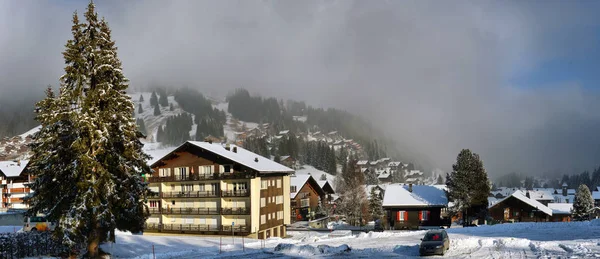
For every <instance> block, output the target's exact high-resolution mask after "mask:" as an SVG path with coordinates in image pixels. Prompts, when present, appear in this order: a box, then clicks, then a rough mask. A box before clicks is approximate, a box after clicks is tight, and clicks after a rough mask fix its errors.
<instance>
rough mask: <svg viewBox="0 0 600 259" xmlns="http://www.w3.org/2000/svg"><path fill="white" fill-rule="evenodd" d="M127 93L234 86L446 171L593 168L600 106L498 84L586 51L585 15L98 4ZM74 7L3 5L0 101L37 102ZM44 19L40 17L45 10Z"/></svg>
mask: <svg viewBox="0 0 600 259" xmlns="http://www.w3.org/2000/svg"><path fill="white" fill-rule="evenodd" d="M97 5H98V9H99V12H100V14H101V15H104V16H106V18H107V20H108V22H109V24H110V25H111V28H112V29H113V35H114V38H115V40H116V41H117V46H118V47H119V56H120V57H121V59H122V61H123V65H124V69H125V73H126V75H127V76H128V77H129V78H130V79H131V83H132V87H133V88H136V87H145V86H148V85H151V84H153V83H160V84H168V85H173V86H179V85H189V86H194V87H198V88H199V89H201V90H202V91H204V92H206V93H208V94H210V95H223V94H224V93H227V92H228V91H230V90H232V89H234V88H238V87H245V88H248V89H249V90H252V91H256V92H259V93H261V94H263V95H266V96H277V97H281V98H293V99H297V100H307V101H308V102H309V103H311V104H314V105H318V106H324V107H329V106H333V107H338V108H343V109H348V110H350V111H353V112H356V113H360V114H361V115H363V116H365V117H368V118H371V119H372V120H373V121H374V122H375V123H376V124H379V125H380V126H381V127H382V128H384V129H385V130H386V132H387V133H388V134H389V135H390V136H391V137H393V138H394V139H396V140H398V142H399V143H400V145H401V149H402V150H403V151H404V152H405V153H406V154H407V156H408V157H409V158H411V159H418V161H420V162H421V163H423V164H427V165H429V167H439V168H442V169H444V170H449V169H450V166H451V164H452V163H453V162H454V159H455V157H456V155H457V154H458V152H459V151H460V149H461V148H471V149H473V151H474V152H477V153H480V155H481V156H482V158H483V159H484V164H485V165H486V167H487V168H488V171H490V172H491V173H493V174H495V175H498V174H504V173H508V172H511V171H518V172H525V173H532V174H536V173H546V172H557V171H563V172H564V171H565V170H583V169H589V168H591V167H593V166H596V165H597V164H598V162H600V161H598V157H600V156H598V153H600V152H599V151H598V148H597V147H598V146H599V145H598V144H600V143H599V142H600V141H598V138H597V137H596V132H598V131H597V129H598V125H599V124H598V122H599V121H600V120H599V119H598V116H597V115H596V114H595V113H594V112H593V111H597V110H598V108H599V107H598V104H597V103H598V102H597V101H596V100H597V97H598V95H597V93H594V92H592V90H589V89H587V88H582V87H581V85H579V83H578V82H577V81H574V82H556V85H554V86H552V87H550V86H544V87H536V88H533V89H530V88H523V87H521V86H514V85H511V84H510V78H511V77H513V76H514V75H515V74H527V73H528V71H531V70H533V69H535V68H537V67H539V66H540V64H541V63H543V62H545V61H548V60H553V59H556V58H565V57H567V58H572V59H577V58H580V57H583V56H585V55H586V53H588V52H589V51H590V50H595V49H596V46H595V45H594V44H593V42H594V41H593V37H594V35H592V34H589V33H588V29H589V28H590V27H594V26H598V20H597V19H595V18H594V16H595V14H594V13H593V10H597V8H594V7H595V6H596V5H598V4H597V3H590V2H588V4H587V5H584V4H582V3H569V4H568V5H567V4H566V3H564V2H552V3H536V2H521V1H515V2H502V3H498V2H494V1H489V2H488V1H476V2H474V1H453V2H452V3H449V2H440V1H385V0H381V1H335V0H323V1H98V4H97ZM84 8H85V3H82V2H79V1H63V2H39V1H35V2H34V1H19V2H0V26H1V27H0V35H7V37H2V38H1V39H0V94H4V93H6V92H7V91H8V90H9V89H10V90H13V89H17V88H18V89H35V90H36V91H42V90H41V89H43V87H44V86H45V85H46V84H48V83H52V84H56V81H57V78H58V76H60V74H61V72H62V71H61V69H62V66H63V64H62V60H61V56H60V52H61V50H62V48H63V45H64V43H65V41H66V39H67V38H68V36H69V29H70V25H69V22H70V18H71V13H72V12H73V11H74V10H75V9H78V10H79V11H80V13H81V11H83V10H84ZM48 10H51V12H50V11H48Z"/></svg>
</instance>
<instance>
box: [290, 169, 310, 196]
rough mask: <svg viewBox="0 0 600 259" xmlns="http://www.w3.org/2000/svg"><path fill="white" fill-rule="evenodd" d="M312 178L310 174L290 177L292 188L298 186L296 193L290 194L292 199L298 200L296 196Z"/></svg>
mask: <svg viewBox="0 0 600 259" xmlns="http://www.w3.org/2000/svg"><path fill="white" fill-rule="evenodd" d="M311 177H312V176H311V175H309V174H302V175H296V176H292V177H290V186H296V192H292V193H291V194H290V198H292V199H294V198H296V195H298V192H299V191H300V189H302V186H304V184H306V182H307V181H308V179H310V178H311Z"/></svg>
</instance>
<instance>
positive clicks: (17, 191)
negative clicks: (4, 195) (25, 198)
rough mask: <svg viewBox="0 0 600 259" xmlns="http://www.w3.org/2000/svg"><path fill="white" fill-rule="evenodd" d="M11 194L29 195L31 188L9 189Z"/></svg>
mask: <svg viewBox="0 0 600 259" xmlns="http://www.w3.org/2000/svg"><path fill="white" fill-rule="evenodd" d="M8 190H9V192H10V193H29V192H31V189H29V188H11V189H8Z"/></svg>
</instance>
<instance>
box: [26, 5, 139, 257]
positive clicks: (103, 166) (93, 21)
mask: <svg viewBox="0 0 600 259" xmlns="http://www.w3.org/2000/svg"><path fill="white" fill-rule="evenodd" d="M85 18H86V20H87V23H86V24H81V23H79V20H78V17H77V14H74V16H73V26H72V34H73V39H70V40H68V41H67V44H66V50H65V52H63V56H64V58H65V64H66V67H65V75H63V76H62V77H61V80H60V81H61V89H60V95H59V96H58V97H54V96H53V93H51V92H50V91H48V92H47V94H46V99H44V100H42V101H41V102H40V103H38V105H37V108H38V115H37V119H38V121H39V122H40V123H41V124H42V129H41V130H40V132H39V133H37V134H36V135H35V137H34V142H33V143H32V151H33V156H32V158H31V160H30V164H29V170H30V172H31V173H32V174H34V175H35V176H36V179H35V181H34V183H33V184H32V189H33V190H34V192H33V194H32V197H31V199H30V209H29V211H28V214H29V215H36V214H38V213H43V214H45V215H46V216H47V218H48V219H49V220H50V221H55V222H57V227H56V231H55V232H54V234H55V235H59V236H61V237H62V238H63V242H64V243H65V244H67V245H69V246H70V247H72V248H79V247H81V246H84V247H85V248H86V251H87V256H89V257H98V246H99V244H100V243H101V242H103V241H107V240H114V230H115V229H120V230H127V231H132V232H139V231H141V230H142V228H143V224H144V223H145V221H146V219H147V217H148V213H147V208H146V206H145V205H144V199H145V197H146V195H147V194H148V189H147V187H146V185H145V184H144V183H143V182H142V180H141V177H140V174H145V173H149V172H150V168H149V167H148V165H147V162H146V161H147V160H148V159H149V156H148V155H146V154H144V153H143V151H142V146H143V144H142V143H141V142H140V141H139V139H138V138H139V137H140V136H141V134H140V133H139V132H138V131H137V128H136V125H135V123H134V122H135V120H134V118H133V117H132V114H133V113H134V112H135V109H134V108H135V106H134V104H133V102H132V101H131V98H130V97H129V96H127V95H126V94H125V92H126V89H127V87H128V85H127V82H128V80H127V79H126V78H125V77H124V76H123V74H122V72H121V62H120V61H119V59H118V58H117V56H116V47H115V46H114V42H113V41H112V39H111V32H110V29H109V28H108V25H107V24H106V22H105V21H104V19H102V20H101V21H98V16H97V13H96V12H95V6H94V4H93V3H90V4H89V5H88V8H87V11H86V13H85ZM59 145H62V147H61V146H59ZM73 183H76V184H73ZM109 233H110V235H109Z"/></svg>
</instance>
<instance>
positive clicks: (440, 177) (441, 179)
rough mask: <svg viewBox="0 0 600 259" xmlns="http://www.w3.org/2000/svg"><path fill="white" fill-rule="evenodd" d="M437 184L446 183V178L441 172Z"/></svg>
mask: <svg viewBox="0 0 600 259" xmlns="http://www.w3.org/2000/svg"><path fill="white" fill-rule="evenodd" d="M437 184H444V178H442V175H441V174H440V175H438V177H437Z"/></svg>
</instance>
